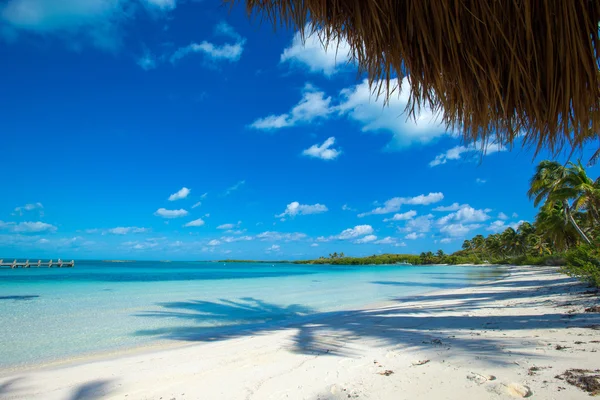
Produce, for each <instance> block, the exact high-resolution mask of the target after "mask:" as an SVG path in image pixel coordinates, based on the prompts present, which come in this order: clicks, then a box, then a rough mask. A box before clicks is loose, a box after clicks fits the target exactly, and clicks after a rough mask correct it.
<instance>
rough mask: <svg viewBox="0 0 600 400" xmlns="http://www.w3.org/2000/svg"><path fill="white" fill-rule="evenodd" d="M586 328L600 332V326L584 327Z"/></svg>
mask: <svg viewBox="0 0 600 400" xmlns="http://www.w3.org/2000/svg"><path fill="white" fill-rule="evenodd" d="M584 328H588V329H593V330H595V331H600V324H595V325H587V326H584Z"/></svg>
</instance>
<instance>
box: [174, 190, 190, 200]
mask: <svg viewBox="0 0 600 400" xmlns="http://www.w3.org/2000/svg"><path fill="white" fill-rule="evenodd" d="M190 192H191V190H190V189H188V188H186V187H182V188H181V189H179V190H178V191H177V192H176V193H173V194H172V195H170V196H169V201H175V200H181V199H185V198H186V197H188V195H189V194H190Z"/></svg>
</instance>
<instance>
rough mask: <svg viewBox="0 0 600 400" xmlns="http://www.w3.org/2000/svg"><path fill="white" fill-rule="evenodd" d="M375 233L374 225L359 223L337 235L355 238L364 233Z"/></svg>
mask: <svg viewBox="0 0 600 400" xmlns="http://www.w3.org/2000/svg"><path fill="white" fill-rule="evenodd" d="M372 233H373V227H372V226H371V225H357V226H355V227H354V228H348V229H344V230H343V231H342V233H340V234H339V235H338V236H336V237H335V238H336V239H340V240H347V239H354V238H357V237H359V236H363V235H370V234H372Z"/></svg>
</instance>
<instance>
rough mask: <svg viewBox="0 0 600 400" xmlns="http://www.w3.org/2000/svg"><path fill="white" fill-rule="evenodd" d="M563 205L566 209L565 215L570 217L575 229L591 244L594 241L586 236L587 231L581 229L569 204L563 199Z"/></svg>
mask: <svg viewBox="0 0 600 400" xmlns="http://www.w3.org/2000/svg"><path fill="white" fill-rule="evenodd" d="M563 207H564V209H565V216H566V217H567V218H568V219H569V222H570V223H571V225H573V228H575V230H576V231H577V233H578V234H579V236H581V238H582V239H583V241H584V242H586V243H587V244H589V245H591V244H592V241H591V240H590V239H589V238H588V237H587V236H586V234H585V232H583V230H581V228H580V227H579V225H577V222H576V221H575V218H573V214H572V213H571V210H570V208H569V204H568V203H567V202H566V201H563Z"/></svg>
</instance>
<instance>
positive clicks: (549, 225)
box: [535, 201, 577, 251]
mask: <svg viewBox="0 0 600 400" xmlns="http://www.w3.org/2000/svg"><path fill="white" fill-rule="evenodd" d="M535 226H536V231H537V232H538V234H539V235H540V236H541V237H542V238H544V240H546V241H548V242H550V243H551V244H552V247H554V249H555V250H558V251H565V250H567V249H568V248H569V247H571V246H573V245H574V244H575V243H577V232H576V231H575V229H574V228H573V226H572V225H571V224H565V218H564V211H563V204H562V202H559V201H556V202H554V203H553V204H550V205H548V206H546V207H542V208H541V209H540V211H539V213H538V214H537V216H536V217H535Z"/></svg>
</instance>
